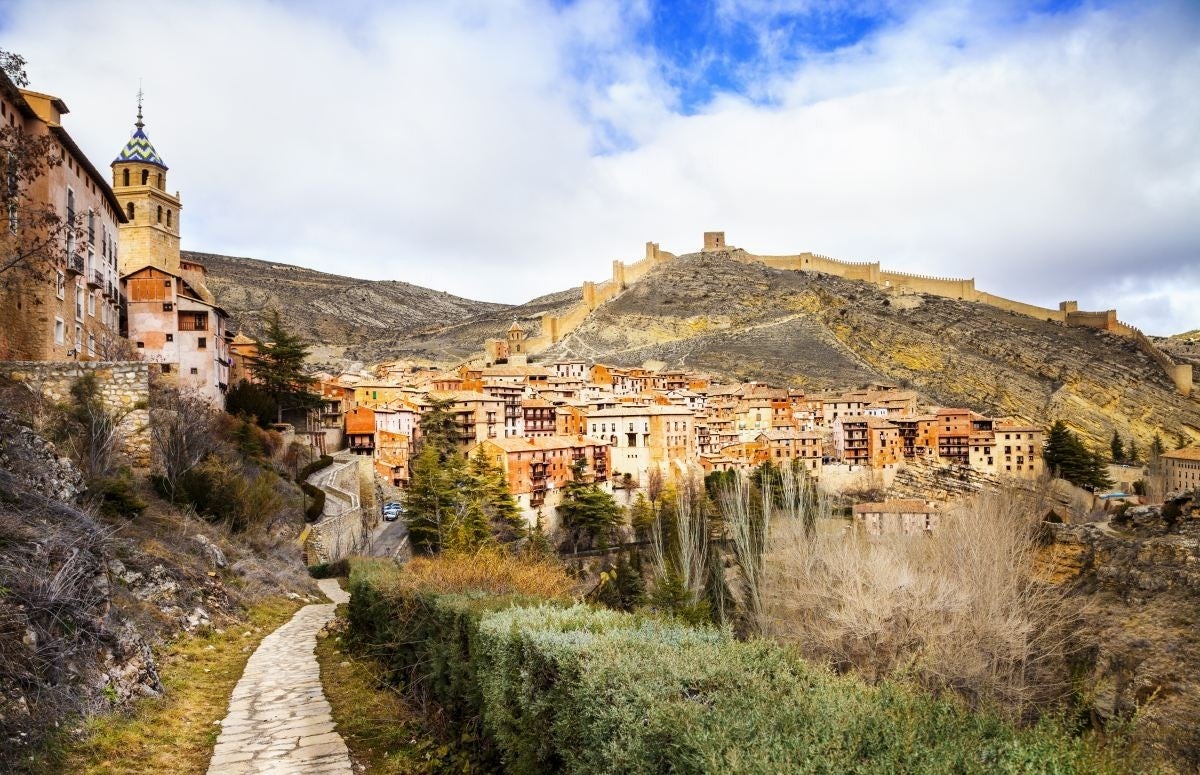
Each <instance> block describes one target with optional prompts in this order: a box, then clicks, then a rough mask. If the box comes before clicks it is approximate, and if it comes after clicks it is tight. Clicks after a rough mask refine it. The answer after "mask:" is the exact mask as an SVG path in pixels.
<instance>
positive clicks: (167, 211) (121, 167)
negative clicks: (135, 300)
mask: <svg viewBox="0 0 1200 775" xmlns="http://www.w3.org/2000/svg"><path fill="white" fill-rule="evenodd" d="M143 127H145V124H144V123H142V94H141V92H140V91H139V92H138V112H137V123H135V124H134V130H133V134H132V135H131V136H130V138H129V142H127V143H126V144H125V147H124V148H122V149H121V153H120V154H118V155H117V158H115V159H113V163H112V170H113V178H112V188H113V193H114V194H116V195H117V201H119V202H120V203H121V207H122V209H124V210H125V216H126V218H128V220H129V222H128V223H122V224H121V226H120V235H119V236H120V247H119V253H118V255H119V256H120V260H121V265H120V272H121V274H122V275H126V274H129V273H130V272H133V271H136V270H138V269H141V268H142V267H145V266H156V267H158V268H160V269H164V270H166V271H168V272H171V273H172V274H176V275H178V274H180V266H179V211H180V210H181V209H182V206H181V205H180V203H179V192H176V193H175V195H174V196H172V195H171V194H168V193H167V165H166V164H164V163H163V160H162V157H161V156H159V155H158V151H156V150H154V146H153V145H152V144H151V143H150V138H149V137H147V136H146V132H145V130H144V129H143Z"/></svg>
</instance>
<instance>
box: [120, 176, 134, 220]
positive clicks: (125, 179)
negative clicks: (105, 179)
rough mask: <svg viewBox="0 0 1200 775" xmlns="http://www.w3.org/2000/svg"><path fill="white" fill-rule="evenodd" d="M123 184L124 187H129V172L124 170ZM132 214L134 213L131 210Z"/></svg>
mask: <svg viewBox="0 0 1200 775" xmlns="http://www.w3.org/2000/svg"><path fill="white" fill-rule="evenodd" d="M121 182H122V183H123V184H124V185H126V186H128V185H129V170H124V171H123V172H122V174H121ZM132 207H133V205H130V208H132ZM132 212H133V210H132V209H131V210H130V213H131V214H132Z"/></svg>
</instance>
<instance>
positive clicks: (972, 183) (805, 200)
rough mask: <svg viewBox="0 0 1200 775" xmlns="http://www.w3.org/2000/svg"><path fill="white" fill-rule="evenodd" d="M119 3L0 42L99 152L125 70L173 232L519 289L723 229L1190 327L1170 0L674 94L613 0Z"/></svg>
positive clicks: (1175, 27) (1185, 18)
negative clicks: (160, 166)
mask: <svg viewBox="0 0 1200 775" xmlns="http://www.w3.org/2000/svg"><path fill="white" fill-rule="evenodd" d="M739 5H744V4H737V3H733V4H729V5H727V6H726V7H725V9H724V10H723V13H725V14H729V13H732V12H733V11H730V10H729V9H730V8H735V7H738V6H739ZM822 5H823V4H822ZM755 7H757V6H755ZM752 10H753V9H752ZM127 11H128V7H127V6H126V5H123V4H119V3H98V2H92V3H85V2H70V0H62V1H61V2H57V3H53V4H47V3H43V2H32V1H29V2H26V3H24V4H23V5H22V4H18V5H16V6H14V7H13V9H12V10H11V12H10V18H9V22H10V23H9V26H8V28H7V29H6V30H5V32H6V33H7V34H6V41H5V46H6V47H10V48H12V49H14V50H16V51H19V52H21V53H23V54H25V55H26V57H27V58H28V59H29V60H30V68H29V69H30V74H31V76H32V78H33V80H34V84H33V86H34V88H38V89H41V90H45V91H51V92H54V93H56V94H59V95H61V96H62V97H63V98H64V99H65V100H66V101H67V103H68V104H69V105H70V106H71V107H72V110H73V113H72V114H71V115H70V116H68V118H67V128H68V129H69V131H71V132H72V134H73V135H75V136H76V137H77V139H79V141H80V142H81V143H82V144H83V146H84V147H85V148H86V149H88V150H89V152H90V153H91V154H92V155H93V159H94V160H95V161H96V162H97V163H99V164H101V165H103V164H106V163H107V161H108V160H109V159H111V158H112V156H113V155H115V153H116V151H117V150H118V149H119V147H120V146H121V144H122V142H123V140H124V138H125V137H126V136H127V133H128V130H129V128H130V122H131V121H132V113H133V92H134V91H135V90H136V85H137V79H138V78H139V77H141V78H142V79H143V80H144V83H145V89H146V93H147V130H148V132H149V134H150V136H151V138H152V139H153V141H154V142H155V144H156V146H157V147H158V150H159V152H160V153H161V154H162V155H163V156H164V158H166V160H167V162H168V164H170V165H171V172H170V185H171V187H172V188H178V189H179V190H180V191H181V193H182V196H183V199H184V221H183V227H184V234H185V238H184V242H185V245H186V247H189V248H192V249H197V250H208V251H212V252H225V253H232V254H237V255H250V256H255V257H260V258H269V259H275V260H280V261H290V262H295V263H300V264H304V265H306V266H312V267H314V268H318V269H323V270H327V271H333V272H338V273H343V274H352V275H357V276H365V277H374V278H389V279H403V280H407V281H410V282H415V283H418V284H422V285H428V286H431V287H435V288H439V289H446V290H450V291H452V292H455V293H460V294H463V295H467V296H474V297H479V298H488V299H494V300H505V301H514V302H515V301H521V300H524V299H526V298H529V297H531V296H534V295H538V294H540V293H543V292H547V291H551V290H558V289H561V288H564V287H567V286H570V285H573V284H576V283H578V282H579V281H580V280H582V279H585V278H594V279H599V278H601V277H603V276H604V274H605V273H606V272H607V268H608V265H609V262H610V261H611V260H612V259H613V258H624V259H627V260H629V259H635V258H637V257H638V256H639V255H640V253H641V247H640V246H641V243H642V242H644V241H646V240H654V241H658V242H660V243H661V244H662V246H663V247H664V248H665V249H668V250H672V251H674V252H686V251H688V250H691V249H694V248H695V247H697V246H698V243H699V237H700V232H701V231H703V230H705V229H712V228H718V229H719V228H723V229H725V230H726V231H727V232H728V236H729V240H730V242H732V243H733V244H738V245H743V246H745V247H747V248H749V249H752V250H758V251H760V252H796V251H800V250H814V251H818V252H822V253H826V254H829V255H834V256H840V257H844V258H847V259H854V260H866V259H878V260H881V261H882V262H883V263H884V265H885V266H888V267H889V268H896V269H901V270H906V271H913V272H921V273H929V274H941V275H970V276H975V277H976V278H977V279H978V285H979V286H980V287H982V288H985V289H987V290H991V291H993V292H996V293H1000V294H1004V295H1008V296H1012V297H1015V298H1019V299H1024V300H1029V301H1035V302H1041V303H1049V304H1053V303H1055V302H1057V301H1058V300H1060V299H1066V298H1078V299H1079V301H1080V303H1081V306H1083V307H1100V306H1103V307H1108V306H1116V307H1117V308H1118V310H1119V311H1120V313H1121V317H1122V318H1123V319H1127V320H1131V322H1134V323H1137V324H1139V325H1141V326H1143V327H1144V328H1146V329H1147V330H1150V331H1154V332H1160V331H1161V332H1169V331H1171V330H1175V329H1178V330H1183V329H1187V328H1196V327H1200V304H1198V303H1197V301H1198V299H1197V297H1196V292H1195V290H1194V289H1195V287H1196V286H1195V281H1196V277H1197V266H1200V218H1197V215H1196V214H1197V213H1200V101H1197V100H1196V99H1195V93H1196V90H1197V88H1200V43H1198V42H1197V41H1200V35H1198V34H1197V33H1198V32H1200V15H1198V14H1197V13H1196V12H1195V10H1194V8H1190V7H1188V6H1186V5H1152V6H1145V5H1138V6H1136V7H1132V8H1123V7H1117V8H1100V9H1092V8H1084V9H1082V10H1079V11H1076V12H1072V13H1070V14H1059V15H1051V16H1039V15H1024V16H1013V15H1011V14H1010V15H1006V14H1005V13H1003V12H1001V11H997V10H995V9H993V8H992V7H990V6H986V5H983V6H978V7H972V8H970V9H967V10H964V9H963V7H961V6H957V5H947V6H943V7H935V8H932V9H923V10H920V11H918V12H914V13H912V14H909V15H908V18H906V19H905V20H904V22H903V23H900V24H896V25H892V26H889V27H886V28H884V29H883V30H882V31H881V32H879V33H877V34H875V35H872V36H870V37H868V38H866V39H864V40H863V41H860V42H859V43H858V44H856V45H854V46H852V47H849V48H846V49H842V50H839V51H835V52H832V53H820V52H815V51H814V52H808V51H805V52H798V53H799V54H800V56H798V57H792V58H790V60H788V61H792V62H796V61H799V62H800V64H799V65H795V64H791V65H784V64H780V62H782V61H784V60H785V59H787V58H783V59H780V60H779V61H778V62H776V61H775V60H774V59H772V65H771V68H770V69H769V71H768V72H767V73H765V74H764V75H763V79H762V81H761V82H760V83H759V84H756V86H755V88H754V92H753V93H756V94H769V95H770V97H771V101H770V103H769V104H768V105H762V104H755V103H753V102H750V101H748V100H746V99H744V98H742V97H739V96H737V95H721V96H718V97H717V98H716V99H714V101H713V102H712V103H711V104H710V105H708V106H706V107H705V108H704V109H703V110H702V111H701V112H700V113H699V114H697V115H690V116H683V115H680V114H679V113H678V111H677V108H676V106H677V96H676V95H675V94H673V93H671V90H670V88H669V87H668V86H667V84H666V81H665V80H664V78H663V77H662V76H661V75H660V74H661V73H663V72H664V70H665V68H666V64H665V63H664V62H662V61H661V60H660V59H659V55H658V54H657V53H656V52H654V51H652V50H648V49H647V48H646V47H645V46H644V45H642V44H640V43H639V42H638V40H639V38H638V36H637V35H636V34H635V30H636V28H637V27H638V25H643V24H647V23H651V20H652V14H651V12H650V9H649V7H648V5H647V4H645V3H641V2H630V3H626V4H620V5H618V4H611V3H606V2H601V1H600V0H590V1H589V2H585V3H580V4H577V5H574V6H570V7H569V8H567V9H565V10H561V9H558V10H556V9H554V8H552V7H550V6H548V5H543V4H541V3H536V2H519V1H518V0H513V1H512V2H505V3H499V2H497V3H486V4H472V3H466V2H456V3H433V2H428V3H426V2H416V3H410V4H406V5H404V6H402V7H399V8H396V7H393V6H392V5H390V4H382V3H381V4H378V5H376V4H360V5H352V6H350V9H349V11H346V10H345V9H339V11H338V13H337V14H335V13H334V12H333V11H332V10H330V9H329V8H328V7H326V6H323V5H320V4H314V5H312V6H309V7H307V10H305V9H304V7H298V6H295V5H288V4H285V3H277V2H267V1H266V0H256V1H252V2H233V0H224V1H223V2H206V3H203V4H199V3H181V2H180V3H167V2H161V3H155V4H154V11H153V13H149V14H141V15H140V16H139V18H138V19H137V20H136V21H131V19H130V18H129V15H128V13H127ZM784 68H786V69H784ZM1189 283H1190V285H1189Z"/></svg>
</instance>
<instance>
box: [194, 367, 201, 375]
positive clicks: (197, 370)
mask: <svg viewBox="0 0 1200 775" xmlns="http://www.w3.org/2000/svg"><path fill="white" fill-rule="evenodd" d="M199 373H200V369H197V368H196V367H195V366H193V367H192V374H199Z"/></svg>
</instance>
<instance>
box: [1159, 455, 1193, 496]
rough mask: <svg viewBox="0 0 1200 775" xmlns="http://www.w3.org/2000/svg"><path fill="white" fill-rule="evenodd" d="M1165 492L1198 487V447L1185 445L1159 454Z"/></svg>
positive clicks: (1185, 490) (1188, 490) (1183, 490)
mask: <svg viewBox="0 0 1200 775" xmlns="http://www.w3.org/2000/svg"><path fill="white" fill-rule="evenodd" d="M1161 458H1162V463H1163V473H1164V474H1165V475H1166V488H1167V492H1169V493H1172V492H1193V491H1195V490H1197V489H1200V447H1185V448H1183V449H1177V450H1175V451H1174V452H1164V453H1163V454H1162V455H1161Z"/></svg>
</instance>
